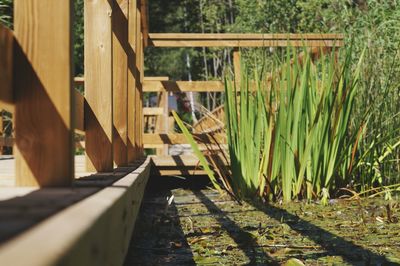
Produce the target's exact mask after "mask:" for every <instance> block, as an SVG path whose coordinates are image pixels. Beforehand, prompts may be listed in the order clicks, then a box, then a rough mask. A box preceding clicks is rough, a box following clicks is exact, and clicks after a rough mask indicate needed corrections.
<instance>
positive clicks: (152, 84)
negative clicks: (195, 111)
mask: <svg viewBox="0 0 400 266" xmlns="http://www.w3.org/2000/svg"><path fill="white" fill-rule="evenodd" d="M224 88H225V87H224V83H223V82H222V81H144V82H143V91H144V92H163V91H167V92H187V91H193V92H207V91H210V92H211V91H214V92H216V91H224Z"/></svg>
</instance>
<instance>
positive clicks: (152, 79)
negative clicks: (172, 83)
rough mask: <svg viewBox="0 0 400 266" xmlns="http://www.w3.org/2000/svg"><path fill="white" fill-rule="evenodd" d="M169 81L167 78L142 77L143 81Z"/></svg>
mask: <svg viewBox="0 0 400 266" xmlns="http://www.w3.org/2000/svg"><path fill="white" fill-rule="evenodd" d="M166 80H169V77H166V76H160V77H144V78H143V81H166Z"/></svg>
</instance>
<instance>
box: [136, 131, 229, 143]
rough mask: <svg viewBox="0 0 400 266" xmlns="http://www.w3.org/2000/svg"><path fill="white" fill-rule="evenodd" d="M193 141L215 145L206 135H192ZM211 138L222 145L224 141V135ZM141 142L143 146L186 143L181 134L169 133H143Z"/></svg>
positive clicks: (215, 135)
mask: <svg viewBox="0 0 400 266" xmlns="http://www.w3.org/2000/svg"><path fill="white" fill-rule="evenodd" d="M193 137H194V139H195V140H198V141H199V142H201V143H215V141H214V140H213V138H212V137H210V136H209V135H207V134H193ZM213 137H214V138H215V139H216V140H217V141H218V143H224V142H225V141H226V135H225V134H220V133H218V134H214V135H213ZM143 142H144V143H145V144H186V143H188V141H187V140H186V137H185V136H184V135H183V134H180V133H170V134H162V133H159V134H153V133H145V134H143Z"/></svg>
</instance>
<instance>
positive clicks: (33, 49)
mask: <svg viewBox="0 0 400 266" xmlns="http://www.w3.org/2000/svg"><path fill="white" fill-rule="evenodd" d="M14 2H15V3H14V31H11V30H9V29H6V28H4V27H3V26H1V25H0V86H1V88H0V103H1V106H0V109H6V110H9V111H10V112H12V115H13V124H14V138H13V139H11V138H1V139H0V145H2V146H8V145H11V144H14V156H15V163H16V167H15V169H16V174H15V175H16V183H17V185H19V186H40V187H51V186H69V185H70V184H71V182H72V180H73V178H74V163H73V160H74V157H73V154H74V149H75V144H74V139H73V137H74V132H75V131H77V132H80V133H82V132H84V133H85V150H86V157H87V159H86V161H87V164H88V165H87V168H88V171H95V172H104V171H112V170H113V168H114V166H124V165H127V164H128V163H129V162H133V161H134V160H136V159H137V158H139V157H141V156H142V155H143V135H142V131H143V130H142V128H143V124H142V115H143V110H142V84H143V64H144V63H143V62H144V61H143V60H144V59H143V49H144V39H147V32H146V33H143V32H144V30H147V28H148V27H147V24H146V23H144V22H145V21H146V20H147V19H146V18H145V17H146V16H147V15H145V14H144V13H146V12H145V9H146V3H145V1H136V0H121V1H85V7H84V19H85V23H84V27H85V31H84V32H85V62H84V64H85V77H84V79H83V78H80V79H76V81H75V82H77V83H80V84H82V83H83V82H84V86H85V95H84V96H83V95H82V94H80V93H79V92H77V91H75V90H74V89H73V86H74V81H73V76H74V73H73V71H72V70H73V61H72V58H73V54H72V50H73V49H72V47H73V36H72V35H73V29H72V28H71V27H72V25H73V23H72V21H73V10H72V7H73V4H72V1H57V3H56V4H55V3H54V1H53V0H32V1H25V0H15V1H14ZM54 18H57V19H56V20H54ZM83 80H84V81H83ZM128 88H129V89H128Z"/></svg>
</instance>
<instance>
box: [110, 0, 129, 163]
mask: <svg viewBox="0 0 400 266" xmlns="http://www.w3.org/2000/svg"><path fill="white" fill-rule="evenodd" d="M112 31H113V40H112V41H113V59H112V60H113V150H114V156H113V157H114V164H115V165H116V166H124V165H126V164H127V162H128V153H127V149H128V146H127V141H128V136H127V134H128V53H129V46H128V0H113V12H112Z"/></svg>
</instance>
